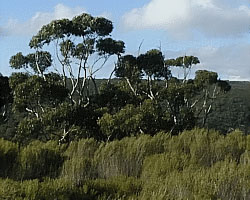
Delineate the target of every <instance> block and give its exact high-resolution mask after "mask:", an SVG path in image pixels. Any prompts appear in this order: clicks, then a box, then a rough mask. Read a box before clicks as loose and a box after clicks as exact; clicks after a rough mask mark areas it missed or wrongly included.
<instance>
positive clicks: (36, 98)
mask: <svg viewBox="0 0 250 200" xmlns="http://www.w3.org/2000/svg"><path fill="white" fill-rule="evenodd" d="M112 30H113V24H112V22H111V21H110V20H108V19H105V18H103V17H93V16H91V15H89V14H86V13H83V14H81V15H79V16H76V17H74V18H73V19H72V20H69V19H60V20H54V21H52V22H50V23H49V24H47V25H44V26H43V27H42V28H41V29H40V30H39V32H38V33H37V34H36V35H34V36H33V37H32V39H31V40H30V43H29V46H30V48H31V49H32V50H33V51H34V52H33V53H30V54H27V55H23V53H21V52H19V53H17V54H16V55H14V56H12V57H11V58H10V66H11V67H12V68H14V69H22V70H23V71H25V72H26V73H15V74H13V75H12V76H11V78H10V85H11V88H12V90H13V94H14V103H13V109H14V110H15V111H21V112H23V111H25V112H27V113H28V115H27V117H26V118H25V119H24V120H22V121H21V122H20V123H19V126H18V130H17V133H18V134H20V135H26V136H27V137H29V136H30V137H31V138H32V139H35V138H45V139H51V138H58V139H59V140H60V141H63V140H65V138H66V137H67V138H69V135H72V134H75V132H77V131H79V129H84V127H87V128H85V129H86V130H87V129H89V126H88V125H86V124H91V126H92V127H95V126H96V127H97V124H96V117H95V116H96V115H95V113H94V110H92V111H91V112H90V110H91V109H92V106H91V102H90V99H92V98H90V97H91V92H90V84H91V83H92V84H93V85H94V86H95V92H96V93H98V88H97V86H96V83H95V75H96V73H97V72H98V71H99V70H100V69H101V68H103V67H104V65H105V64H106V62H107V61H108V59H109V58H110V57H111V56H118V57H120V55H121V54H122V53H123V52H124V48H125V45H124V42H122V41H116V40H114V39H112V38H111V32H112ZM52 55H53V56H52ZM79 113H88V114H87V115H88V116H87V117H86V116H85V115H84V116H83V115H79ZM72 119H76V120H72ZM89 119H93V123H94V125H93V124H92V123H89ZM74 127H76V128H74ZM94 129H95V128H92V130H93V132H94ZM76 130H77V131H76ZM90 132H91V131H88V134H85V136H86V135H91V134H90ZM96 132H98V131H96ZM58 133H59V134H58ZM27 134H28V135H27ZM53 134H54V136H53ZM60 134H61V135H60ZM83 135H84V134H83ZM71 138H73V136H71Z"/></svg>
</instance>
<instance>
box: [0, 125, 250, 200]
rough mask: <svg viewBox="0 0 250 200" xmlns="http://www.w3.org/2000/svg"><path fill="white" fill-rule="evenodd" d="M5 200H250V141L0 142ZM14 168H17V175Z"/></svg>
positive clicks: (161, 137)
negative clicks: (249, 199) (66, 143)
mask: <svg viewBox="0 0 250 200" xmlns="http://www.w3.org/2000/svg"><path fill="white" fill-rule="evenodd" d="M0 143H1V144H0V152H1V154H0V161H1V162H0V163H1V177H2V178H1V179H0V188H1V189H0V197H1V199H54V198H57V199H248V198H249V195H250V178H249V177H250V165H249V164H250V153H249V152H250V137H249V136H246V135H244V134H243V133H242V132H240V131H234V132H231V133H230V134H228V135H222V134H220V133H218V132H216V131H211V130H210V131H208V130H205V129H194V130H191V131H184V132H182V133H181V134H180V135H178V136H171V135H170V134H168V133H158V134H156V135H155V136H149V135H140V136H137V137H127V138H124V139H122V140H115V141H112V142H98V141H96V140H94V139H82V140H79V141H74V142H71V143H70V144H69V145H68V146H67V145H62V146H58V145H57V144H55V143H53V142H47V143H42V142H39V141H34V142H32V143H31V144H29V145H27V146H22V147H20V146H19V147H18V145H17V144H15V143H12V142H9V141H5V140H1V141H0ZM10 169H11V170H10Z"/></svg>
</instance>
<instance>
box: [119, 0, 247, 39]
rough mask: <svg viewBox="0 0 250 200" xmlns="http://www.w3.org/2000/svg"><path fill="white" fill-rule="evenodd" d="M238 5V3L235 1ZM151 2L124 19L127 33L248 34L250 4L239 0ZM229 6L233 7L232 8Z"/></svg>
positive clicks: (181, 35) (219, 35)
mask: <svg viewBox="0 0 250 200" xmlns="http://www.w3.org/2000/svg"><path fill="white" fill-rule="evenodd" d="M234 2H235V1H234ZM236 2H237V4H236V3H233V1H231V0H227V1H225V0H174V1H173V0H151V1H150V2H149V3H148V4H147V5H145V6H144V7H142V8H135V9H133V10H131V11H129V12H128V13H126V14H125V15H124V16H123V18H122V24H123V27H124V28H125V29H127V30H131V29H132V30H138V29H163V30H166V31H168V32H169V33H170V34H171V35H172V36H175V37H177V38H183V37H187V36H194V35H195V33H197V32H199V33H201V34H203V35H204V36H206V37H228V36H233V37H234V36H240V35H242V34H244V33H246V32H248V31H249V22H250V7H249V3H248V4H247V2H245V1H243V0H238V1H236ZM229 5H230V6H229Z"/></svg>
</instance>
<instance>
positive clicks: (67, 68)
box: [0, 13, 250, 200]
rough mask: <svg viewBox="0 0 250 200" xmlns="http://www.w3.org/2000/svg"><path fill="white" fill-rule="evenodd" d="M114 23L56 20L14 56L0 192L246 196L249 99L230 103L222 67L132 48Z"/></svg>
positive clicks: (3, 89)
mask: <svg viewBox="0 0 250 200" xmlns="http://www.w3.org/2000/svg"><path fill="white" fill-rule="evenodd" d="M112 30H113V24H112V22H111V21H110V20H108V19H105V18H103V17H93V16H91V15H89V14H86V13H83V14H81V15H79V16H76V17H74V18H73V19H72V20H69V19H60V20H55V21H52V22H51V23H49V24H47V25H45V26H43V27H42V28H41V29H40V31H39V32H38V33H37V34H36V35H35V36H33V37H32V39H31V40H30V44H29V46H30V48H31V51H33V52H31V53H29V54H27V55H23V54H22V53H21V52H19V53H17V54H16V55H14V56H12V57H11V58H10V66H11V67H12V68H13V69H15V70H20V69H21V70H23V71H21V72H17V73H13V74H12V75H11V76H10V77H2V76H0V94H1V95H0V138H2V139H0V199H27V200H31V199H38V200H39V199H40V200H44V199H46V200H47V199H48V200H50V199H51V200H52V199H53V200H54V199H72V200H77V199H100V200H101V199H103V200H104V199H105V200H106V199H143V200H144V199H156V200H157V199H248V197H249V195H250V184H249V181H250V178H249V177H250V174H249V173H250V172H249V160H250V153H249V151H250V146H249V145H250V137H249V136H247V135H246V133H247V132H248V129H247V128H248V122H249V115H248V114H246V113H247V112H246V110H247V109H248V108H249V106H246V101H248V100H249V99H248V100H246V99H245V100H244V102H243V101H242V99H240V100H239V99H236V98H232V99H231V101H227V96H226V95H227V94H230V92H231V91H232V90H231V85H230V84H229V82H228V81H223V80H220V79H219V77H218V74H217V73H216V72H211V71H206V70H197V71H196V72H195V77H194V78H193V79H188V74H189V72H190V71H191V69H192V68H193V67H194V66H195V65H196V64H199V63H200V61H199V59H198V58H197V57H195V56H180V57H177V58H175V59H165V56H164V55H163V53H162V52H161V51H160V50H158V49H151V50H149V51H147V52H145V53H141V54H139V55H138V56H134V55H128V54H124V53H125V43H124V42H123V41H119V40H114V39H112V38H111V32H112ZM45 45H46V46H47V45H48V46H50V47H49V48H46V47H45ZM52 48H55V49H56V50H57V51H56V56H55V58H52V54H51V53H50V52H48V51H46V50H48V49H52ZM111 56H113V57H115V58H117V61H116V63H115V66H114V70H113V72H111V75H110V78H109V79H107V80H103V81H102V83H100V81H99V82H98V81H97V80H96V79H95V74H96V72H98V71H99V70H100V69H101V68H102V67H104V65H105V63H106V62H107V61H108V59H109V58H110V57H111ZM51 66H54V68H53V69H51ZM57 66H58V68H56V67H57ZM175 67H178V68H181V69H182V70H183V77H182V78H181V79H178V78H176V77H174V75H173V74H172V72H171V69H172V68H175ZM24 71H25V73H24ZM113 75H114V76H115V77H116V78H115V79H112V77H113ZM242 93H244V92H242ZM234 97H237V93H236V94H234ZM225 102H230V103H229V104H226V103H225ZM239 102H240V103H239ZM224 104H225V105H227V106H228V105H229V106H228V107H230V108H232V109H231V110H225V112H224V114H222V115H219V114H218V113H220V112H221V111H222V110H224V109H223V108H222V107H221V105H224ZM238 104H239V107H237V106H235V105H238ZM238 111H240V112H238ZM232 113H233V115H232ZM227 116H230V117H227ZM232 116H234V117H232ZM220 118H224V119H226V120H227V119H228V120H227V123H226V124H222V126H221V124H219V123H218V121H219V119H220ZM195 127H199V128H195ZM201 128H208V129H201ZM209 128H210V129H209ZM211 128H216V129H218V130H220V131H222V132H223V134H220V133H219V132H217V131H215V130H212V129H211ZM237 128H240V129H241V130H243V131H244V133H243V132H241V131H240V130H237ZM229 130H237V131H233V132H231V133H229V134H226V133H228V132H229Z"/></svg>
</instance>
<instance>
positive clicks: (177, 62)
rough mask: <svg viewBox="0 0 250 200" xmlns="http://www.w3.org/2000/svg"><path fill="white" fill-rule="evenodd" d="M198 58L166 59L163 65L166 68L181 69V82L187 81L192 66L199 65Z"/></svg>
mask: <svg viewBox="0 0 250 200" xmlns="http://www.w3.org/2000/svg"><path fill="white" fill-rule="evenodd" d="M199 63H200V61H199V59H198V57H195V56H181V57H178V58H176V59H167V60H165V64H166V65H167V66H169V67H170V66H174V67H179V68H182V69H183V82H185V81H187V78H188V75H189V74H190V71H191V69H192V67H193V66H194V65H197V64H199Z"/></svg>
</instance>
